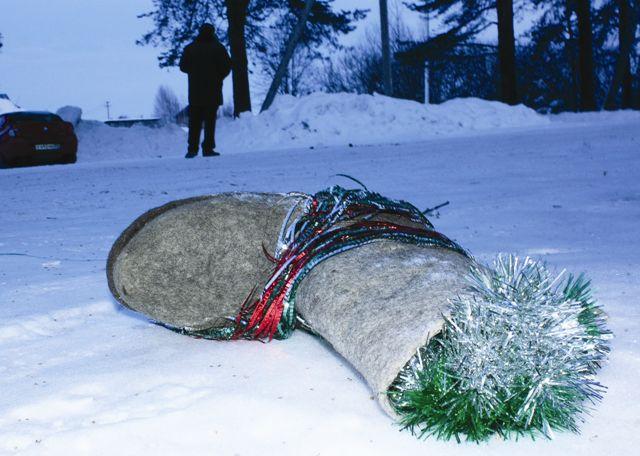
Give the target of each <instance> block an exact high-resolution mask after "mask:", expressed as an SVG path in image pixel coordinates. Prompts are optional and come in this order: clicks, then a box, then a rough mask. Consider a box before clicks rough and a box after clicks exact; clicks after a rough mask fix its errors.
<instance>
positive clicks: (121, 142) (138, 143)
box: [76, 120, 187, 162]
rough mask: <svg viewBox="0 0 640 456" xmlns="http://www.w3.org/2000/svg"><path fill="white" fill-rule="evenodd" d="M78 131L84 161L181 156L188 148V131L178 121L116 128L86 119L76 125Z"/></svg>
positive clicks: (80, 154)
mask: <svg viewBox="0 0 640 456" xmlns="http://www.w3.org/2000/svg"><path fill="white" fill-rule="evenodd" d="M76 134H77V136H78V161H80V162H89V161H92V162H94V161H105V160H135V159H141V158H163V157H179V156H184V154H185V153H186V149H187V139H186V133H185V132H184V130H182V128H180V127H177V126H175V125H169V126H165V127H162V128H149V127H143V126H139V125H134V126H132V127H131V128H116V127H110V126H108V125H106V124H104V123H102V122H97V121H84V120H83V121H80V123H79V124H78V126H77V127H76Z"/></svg>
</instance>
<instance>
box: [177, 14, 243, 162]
mask: <svg viewBox="0 0 640 456" xmlns="http://www.w3.org/2000/svg"><path fill="white" fill-rule="evenodd" d="M180 71H182V72H183V73H187V74H188V75H189V149H188V152H187V155H186V158H193V157H195V156H196V155H198V143H199V142H200V131H201V130H202V124H203V123H204V141H203V142H202V155H203V156H205V157H213V156H215V155H220V154H219V153H218V152H216V151H215V150H214V149H215V147H216V140H215V129H216V116H217V112H218V107H219V106H220V105H222V101H223V100H222V81H223V80H224V78H226V77H227V75H228V74H229V72H230V71H231V59H230V58H229V54H227V51H226V49H225V48H224V46H223V45H222V43H220V41H219V40H218V38H217V37H216V34H215V29H214V27H213V25H211V24H204V25H202V27H200V33H199V34H198V36H197V38H196V39H195V40H194V41H193V42H192V43H191V44H189V45H187V47H186V48H185V49H184V52H183V53H182V58H181V59H180Z"/></svg>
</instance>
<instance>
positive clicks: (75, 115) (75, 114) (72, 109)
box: [56, 106, 82, 127]
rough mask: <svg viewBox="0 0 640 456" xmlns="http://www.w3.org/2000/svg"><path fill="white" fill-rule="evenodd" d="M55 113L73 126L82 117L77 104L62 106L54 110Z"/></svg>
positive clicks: (76, 124) (75, 125)
mask: <svg viewBox="0 0 640 456" xmlns="http://www.w3.org/2000/svg"><path fill="white" fill-rule="evenodd" d="M56 114H58V115H59V116H60V118H62V120H64V121H65V122H69V123H71V124H72V125H73V126H74V127H77V126H78V123H80V119H81V118H82V109H80V108H78V107H77V106H63V107H62V108H60V109H58V110H57V111H56Z"/></svg>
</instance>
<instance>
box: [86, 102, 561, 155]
mask: <svg viewBox="0 0 640 456" xmlns="http://www.w3.org/2000/svg"><path fill="white" fill-rule="evenodd" d="M548 123H549V120H548V119H547V118H546V117H545V116H542V115H540V114H537V113H536V112H535V111H533V110H531V109H529V108H527V107H525V106H508V105H505V104H503V103H499V102H495V101H486V100H480V99H477V98H467V99H456V100H451V101H448V102H446V103H443V104H441V105H424V104H421V103H417V102H415V101H408V100H399V99H396V98H390V97H385V96H381V95H356V94H349V93H340V94H325V93H315V94H312V95H308V96H304V97H300V98H296V97H293V96H290V95H281V96H278V97H277V98H276V101H275V103H274V105H273V106H272V107H271V109H269V110H268V111H266V112H264V113H262V114H257V115H256V114H251V113H246V114H244V115H242V116H241V117H240V118H239V119H230V118H226V117H223V118H220V119H219V120H218V129H217V134H216V137H217V143H218V147H217V148H218V149H219V150H220V151H221V152H222V153H224V154H232V153H240V152H250V151H256V150H274V149H288V148H296V147H321V146H341V145H343V146H346V145H372V144H391V143H409V142H415V141H421V140H424V139H429V138H432V137H434V136H440V135H459V134H466V133H469V132H474V131H481V130H485V131H488V130H492V129H497V128H510V127H525V126H538V125H547V124H548ZM77 131H78V137H79V139H80V152H79V154H78V158H79V160H80V161H96V160H112V159H115V160H118V159H141V158H157V157H176V158H177V157H181V156H183V155H184V153H185V152H186V149H187V137H186V133H185V131H184V130H183V129H181V128H177V127H175V126H169V127H163V128H148V127H142V126H134V127H132V128H130V129H127V128H117V129H116V128H112V127H108V126H106V125H104V124H101V123H98V122H91V123H87V122H81V123H80V125H79V126H78V129H77Z"/></svg>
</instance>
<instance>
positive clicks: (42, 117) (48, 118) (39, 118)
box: [5, 112, 62, 122]
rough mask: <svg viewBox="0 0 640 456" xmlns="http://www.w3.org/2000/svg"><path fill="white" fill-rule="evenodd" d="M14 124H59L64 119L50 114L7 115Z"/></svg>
mask: <svg viewBox="0 0 640 456" xmlns="http://www.w3.org/2000/svg"><path fill="white" fill-rule="evenodd" d="M5 117H7V119H8V120H10V121H12V122H58V121H61V120H62V119H61V118H60V117H59V116H57V115H56V114H52V113H50V112H12V113H11V114H5Z"/></svg>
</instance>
